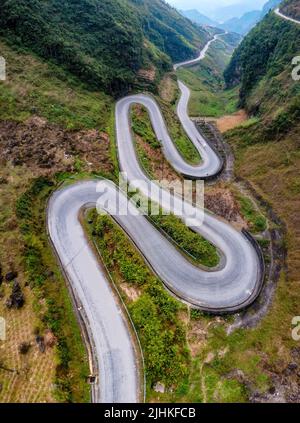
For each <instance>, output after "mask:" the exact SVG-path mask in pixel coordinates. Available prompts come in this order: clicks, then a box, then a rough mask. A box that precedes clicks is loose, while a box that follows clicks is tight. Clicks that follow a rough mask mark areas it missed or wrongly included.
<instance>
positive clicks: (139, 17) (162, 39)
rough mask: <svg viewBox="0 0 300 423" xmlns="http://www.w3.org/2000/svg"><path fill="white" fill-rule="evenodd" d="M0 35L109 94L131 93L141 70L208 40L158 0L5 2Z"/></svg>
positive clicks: (163, 66) (164, 65) (167, 62)
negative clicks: (130, 90) (61, 66)
mask: <svg viewBox="0 0 300 423" xmlns="http://www.w3.org/2000/svg"><path fill="white" fill-rule="evenodd" d="M0 35H2V36H3V37H5V39H7V40H8V41H10V42H11V43H12V44H14V45H18V46H20V47H22V48H24V47H27V48H29V49H31V50H32V51H34V52H35V53H37V54H38V55H40V56H42V57H44V58H47V59H51V60H52V61H54V62H55V63H58V64H60V65H63V66H64V67H65V68H67V69H68V70H69V71H71V72H72V73H74V74H75V75H77V76H78V77H79V78H80V79H81V80H83V81H85V82H88V83H89V86H90V87H93V88H100V89H104V90H106V91H107V92H109V93H111V94H117V93H121V92H123V91H127V90H129V89H130V88H131V87H132V85H133V84H135V82H136V77H137V73H138V71H139V70H140V69H142V68H146V69H150V68H153V66H154V67H155V68H156V69H157V70H158V74H159V72H162V71H165V70H167V69H170V66H171V59H172V60H181V59H185V58H187V57H190V56H192V55H193V54H195V53H196V50H197V48H199V44H203V43H204V41H205V40H206V39H207V37H208V34H207V32H206V31H205V30H202V29H201V28H200V27H197V26H196V25H193V24H192V23H191V22H189V21H188V20H187V19H185V18H183V17H182V16H181V15H179V13H178V12H176V11H175V10H174V9H172V8H171V7H170V6H168V5H166V4H165V3H164V2H162V1H161V0H155V1H153V0H151V1H150V0H113V1H111V0H71V1H70V0H49V1H47V2H45V1H43V0H9V1H7V0H6V1H4V2H2V4H1V16H0Z"/></svg>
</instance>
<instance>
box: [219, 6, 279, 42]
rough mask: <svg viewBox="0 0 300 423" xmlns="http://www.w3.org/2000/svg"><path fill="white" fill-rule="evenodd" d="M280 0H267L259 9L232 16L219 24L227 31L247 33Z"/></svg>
mask: <svg viewBox="0 0 300 423" xmlns="http://www.w3.org/2000/svg"><path fill="white" fill-rule="evenodd" d="M280 2H281V0H269V1H268V2H267V3H266V4H265V5H264V7H263V9H262V11H261V10H253V11H250V12H247V13H245V14H244V15H243V16H241V17H240V18H232V19H229V20H228V21H225V22H224V23H223V24H221V26H220V25H219V26H220V27H221V28H223V29H226V30H227V31H232V32H237V33H238V34H241V35H245V34H247V33H248V32H249V31H250V30H251V29H252V28H253V27H254V26H255V25H256V24H257V23H258V22H259V21H260V20H262V19H263V18H264V17H265V16H266V15H267V13H269V11H270V10H271V9H274V8H275V7H276V6H277V5H278V4H279V3H280Z"/></svg>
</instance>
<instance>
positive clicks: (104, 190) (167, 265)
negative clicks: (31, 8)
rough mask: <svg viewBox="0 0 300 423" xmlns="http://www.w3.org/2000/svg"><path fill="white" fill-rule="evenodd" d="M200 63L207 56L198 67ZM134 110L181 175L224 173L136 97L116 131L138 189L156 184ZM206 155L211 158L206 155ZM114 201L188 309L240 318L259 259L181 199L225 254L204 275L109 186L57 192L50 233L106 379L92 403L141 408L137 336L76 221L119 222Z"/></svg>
mask: <svg viewBox="0 0 300 423" xmlns="http://www.w3.org/2000/svg"><path fill="white" fill-rule="evenodd" d="M206 50H207V47H206V48H205V49H204V51H206ZM202 57H203V54H202V55H200V59H201V58H202ZM181 90H182V92H183V97H184V100H182V104H181V107H179V113H180V111H182V115H181V116H180V119H181V120H182V121H183V122H184V123H185V124H186V125H191V123H190V122H188V117H187V112H186V110H184V104H186V102H187V98H186V96H187V93H186V92H185V88H184V86H183V85H181ZM133 103H140V104H143V105H144V106H145V107H146V108H147V110H148V111H149V114H150V116H151V119H152V123H153V127H154V129H155V132H156V134H157V137H158V139H159V140H160V141H161V142H162V144H163V148H164V152H165V154H166V157H167V158H168V160H169V161H170V162H171V163H172V164H173V165H174V167H175V168H176V169H177V170H178V171H180V172H183V173H184V174H188V175H190V176H196V177H200V176H201V172H203V171H205V172H212V174H213V173H214V172H215V171H216V170H217V169H218V167H219V162H218V159H217V157H216V156H215V154H214V153H213V151H212V150H211V149H210V147H209V146H208V145H206V146H205V147H203V145H202V144H203V140H202V138H201V137H200V136H199V134H198V132H197V131H196V130H194V129H193V131H191V133H189V135H190V136H191V140H192V141H193V142H194V144H195V145H196V147H197V148H199V149H200V150H201V154H202V157H203V163H201V164H200V165H199V166H189V165H187V164H186V163H185V162H184V161H183V159H182V158H181V157H180V155H179V154H178V152H177V150H176V149H175V147H174V145H173V143H172V141H171V139H170V138H169V135H168V132H167V129H166V127H165V124H164V121H163V118H162V116H161V113H160V110H159V107H158V106H157V104H156V103H155V101H154V100H153V99H152V98H150V97H147V96H145V95H137V96H131V97H126V98H124V99H122V100H120V101H119V102H118V103H117V105H116V131H117V144H118V154H119V162H120V167H121V169H122V170H123V171H125V172H126V173H127V175H128V179H129V181H130V182H131V183H132V185H133V186H135V187H137V188H139V189H140V190H141V191H142V192H143V193H144V194H147V187H149V184H153V183H151V182H150V181H149V180H148V178H147V177H146V176H145V174H144V173H143V172H142V170H141V169H140V166H139V163H138V160H137V158H136V155H135V151H134V146H133V140H132V134H131V130H130V123H129V110H130V106H131V105H132V104H133ZM199 139H201V140H199ZM203 149H204V151H205V152H207V155H206V154H203ZM204 169H205V170H204ZM153 186H154V185H152V187H153ZM154 187H155V188H156V190H153V191H154V192H153V193H152V195H151V198H152V199H153V200H154V201H157V202H158V201H160V195H162V197H163V198H162V200H161V201H160V203H161V205H162V206H163V207H164V208H168V207H169V206H168V200H169V196H170V194H168V193H167V192H165V191H163V190H161V191H160V192H159V189H158V186H157V185H155V186H154ZM115 197H117V198H118V199H119V200H120V202H121V204H122V205H123V206H124V207H128V211H129V215H128V216H114V218H115V219H116V221H117V222H118V223H119V224H120V225H121V226H122V227H123V228H124V229H125V230H126V231H127V233H128V234H129V236H130V237H131V238H132V240H133V241H134V242H135V244H136V245H137V247H138V248H139V249H140V251H141V252H142V254H143V255H144V256H145V258H146V259H147V261H148V263H149V264H150V265H151V267H152V268H153V269H154V271H155V272H156V273H157V274H158V275H159V276H160V277H161V279H162V280H163V282H164V283H165V285H166V286H167V287H168V288H169V289H170V290H171V291H173V292H174V293H176V294H177V295H178V296H179V297H181V298H182V299H183V300H184V301H188V302H190V303H192V304H195V305H198V306H199V307H202V308H205V309H211V310H226V309H230V310H232V309H235V310H239V309H241V308H242V307H243V306H245V305H246V304H248V303H251V302H252V300H253V298H254V296H255V295H256V290H257V286H258V285H259V284H260V282H261V275H260V267H259V261H258V257H257V254H256V252H255V250H254V249H253V247H252V245H251V244H250V243H249V242H248V240H247V239H246V238H245V237H244V236H243V235H242V234H241V233H239V232H237V231H236V230H235V229H233V228H232V227H231V226H230V225H228V224H226V223H224V222H223V221H221V220H219V219H217V218H216V217H213V216H211V215H210V214H208V213H205V214H204V212H203V211H201V210H197V209H195V208H194V207H192V206H191V205H190V204H187V203H183V201H182V199H180V198H179V197H174V211H175V212H179V211H180V210H181V211H182V209H183V208H184V213H183V220H184V221H186V222H187V223H188V224H189V225H194V229H195V230H196V231H197V232H199V233H200V234H202V235H203V236H205V237H206V238H207V239H208V240H210V241H211V242H212V243H214V244H215V245H216V246H217V247H218V249H219V250H220V251H221V252H222V260H221V266H220V268H218V269H215V270H214V271H205V270H203V269H200V268H198V267H195V266H193V265H192V264H191V263H190V262H189V261H187V260H186V258H185V257H184V256H183V255H181V254H180V253H179V252H178V250H177V249H175V248H174V246H173V245H171V244H170V242H169V241H168V240H167V239H165V238H164V237H163V236H162V235H161V233H160V232H158V231H157V230H156V229H155V228H154V227H153V226H152V225H151V224H150V223H149V221H148V220H147V219H146V218H145V217H144V216H142V215H140V214H138V213H137V210H136V209H135V207H134V206H133V205H132V204H131V203H128V200H127V198H126V197H125V196H124V195H123V194H122V193H120V192H119V191H118V189H117V188H116V186H115V185H113V184H112V183H111V182H109V181H101V182H99V181H98V182H97V181H87V182H81V183H77V184H74V185H71V186H68V187H66V188H63V189H61V190H59V191H57V192H55V194H54V195H53V196H52V198H51V200H50V202H49V207H48V229H49V234H50V237H51V240H52V242H53V245H54V247H55V250H56V252H57V254H58V256H59V258H60V261H61V263H62V266H63V268H64V270H65V272H66V274H67V276H68V279H69V282H70V284H71V286H72V289H73V291H75V294H76V297H77V298H79V300H80V303H81V305H82V310H84V312H85V314H86V318H85V320H86V323H87V326H88V329H89V332H90V334H91V335H92V338H93V343H94V347H93V351H94V355H95V357H96V358H97V361H98V366H99V371H100V382H99V381H98V383H97V390H98V392H97V395H96V396H95V398H94V401H98V400H99V399H100V400H101V401H102V402H116V403H117V402H136V401H139V400H140V396H139V394H138V391H139V372H138V368H137V363H138V360H137V355H136V352H135V350H134V348H133V344H134V343H133V342H132V336H131V334H130V331H129V330H128V326H127V323H126V320H125V319H124V316H123V313H122V311H121V309H120V307H119V305H118V303H117V301H116V300H115V296H114V294H113V292H112V288H111V285H110V282H109V281H108V280H107V276H106V275H105V272H104V271H103V269H102V268H101V266H100V264H99V262H98V259H97V257H95V255H94V253H93V251H92V250H91V248H90V246H89V243H88V241H87V240H86V238H85V235H84V232H83V229H82V227H81V224H80V222H79V219H78V215H79V212H80V210H81V209H82V208H83V207H84V206H86V205H89V206H91V205H95V204H96V203H97V202H98V206H99V208H104V209H106V210H107V211H108V212H109V213H111V214H112V215H115V213H114V210H113V209H112V205H111V204H110V201H108V200H112V199H113V198H115ZM79 312H80V313H83V311H79Z"/></svg>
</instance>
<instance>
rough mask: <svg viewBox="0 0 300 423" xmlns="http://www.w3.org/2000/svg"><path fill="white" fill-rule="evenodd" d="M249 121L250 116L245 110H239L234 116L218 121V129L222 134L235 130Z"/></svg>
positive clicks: (224, 117)
mask: <svg viewBox="0 0 300 423" xmlns="http://www.w3.org/2000/svg"><path fill="white" fill-rule="evenodd" d="M247 119H248V115H247V113H246V111H245V110H239V111H238V112H236V113H234V114H233V115H226V116H223V117H221V118H219V119H216V120H215V122H216V125H217V128H218V129H219V131H220V132H221V133H224V132H226V131H229V130H230V129H233V128H235V127H236V126H239V125H241V123H243V122H245V121H246V120H247Z"/></svg>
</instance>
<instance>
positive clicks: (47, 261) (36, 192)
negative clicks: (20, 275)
mask: <svg viewBox="0 0 300 423" xmlns="http://www.w3.org/2000/svg"><path fill="white" fill-rule="evenodd" d="M55 185H56V181H51V180H49V179H46V178H43V177H40V178H37V179H36V180H34V181H33V183H32V185H31V187H30V188H29V189H28V190H27V191H26V192H25V193H24V194H23V195H22V196H21V197H20V198H19V200H18V201H17V204H16V216H17V218H18V219H19V222H20V229H21V232H22V234H23V238H24V251H23V262H24V267H25V271H26V276H27V278H28V281H29V284H30V287H31V289H32V290H33V291H34V292H35V296H36V304H35V312H36V314H37V316H38V317H39V319H40V322H41V325H40V326H39V327H37V328H35V332H36V333H39V332H40V331H41V332H43V330H44V329H45V328H47V329H51V331H52V332H53V333H54V335H55V336H56V338H57V346H56V351H57V363H56V380H55V385H56V389H55V395H56V397H57V399H58V400H59V401H61V402H88V401H89V386H88V384H87V383H86V378H87V376H88V374H89V369H88V365H87V357H86V351H85V348H84V345H83V342H82V339H81V334H80V330H79V327H78V323H77V320H76V318H75V314H74V310H73V305H72V302H71V299H70V296H69V292H68V289H67V287H66V282H65V280H64V278H63V277H62V276H61V272H60V271H59V269H58V268H57V265H56V259H55V258H54V255H53V253H52V250H51V247H50V245H49V243H48V239H47V235H46V234H45V230H44V227H45V205H46V201H47V198H48V196H49V194H50V193H51V192H52V191H53V190H54V189H55ZM43 299H45V307H41V301H42V300H43ZM66 322H68V323H67V324H66Z"/></svg>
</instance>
